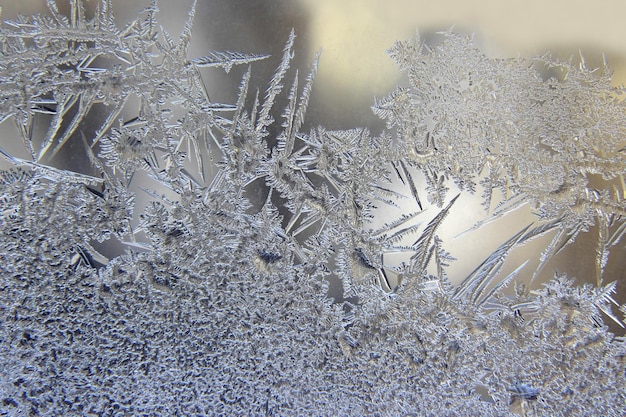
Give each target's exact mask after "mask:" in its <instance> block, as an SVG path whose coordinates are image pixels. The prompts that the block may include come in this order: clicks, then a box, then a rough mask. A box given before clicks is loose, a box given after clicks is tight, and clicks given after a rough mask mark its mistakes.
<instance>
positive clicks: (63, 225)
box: [0, 0, 626, 416]
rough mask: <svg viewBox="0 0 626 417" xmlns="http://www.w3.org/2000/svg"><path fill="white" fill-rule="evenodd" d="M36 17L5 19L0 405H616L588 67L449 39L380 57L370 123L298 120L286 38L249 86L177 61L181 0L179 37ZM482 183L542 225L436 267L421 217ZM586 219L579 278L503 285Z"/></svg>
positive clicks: (601, 99)
mask: <svg viewBox="0 0 626 417" xmlns="http://www.w3.org/2000/svg"><path fill="white" fill-rule="evenodd" d="M48 8H49V13H47V14H42V15H35V16H29V17H24V16H20V17H17V18H16V19H13V20H10V21H5V22H4V23H3V26H2V28H1V31H0V57H1V59H0V121H1V122H2V125H3V126H11V127H12V128H11V129H7V130H6V131H11V132H14V133H12V135H14V136H12V137H3V138H2V144H3V145H2V146H3V147H2V148H0V153H1V154H2V157H3V159H5V160H6V161H8V163H10V164H12V166H13V167H12V168H10V169H7V170H5V171H2V172H0V204H1V206H0V219H1V223H0V274H1V275H0V415H3V416H4V415H6V416H61V415H62V416H74V415H75V416H84V415H91V416H127V415H128V416H130V415H133V416H136V415H137V416H139V415H145V416H152V415H180V416H183V415H185V416H191V415H194V416H205V415H277V416H278V415H280V416H286V415H299V416H300V415H336V416H347V415H354V416H362V415H378V416H397V415H415V416H422V415H432V416H460V415H463V416H466V415H473V416H505V415H528V416H535V415H536V416H543V415H550V416H561V415H562V416H582V415H597V416H618V415H623V414H624V413H625V412H626V408H625V405H624V404H626V341H625V339H624V338H623V337H618V336H615V335H614V334H612V333H611V332H609V330H608V326H607V323H609V322H612V323H615V324H616V325H622V322H623V313H624V310H625V308H624V306H621V307H620V306H619V305H617V303H616V302H615V300H614V298H613V293H614V291H615V288H616V283H615V282H613V283H609V284H606V283H604V282H603V279H602V277H603V270H604V267H605V266H606V263H607V259H608V257H609V253H610V252H611V251H612V250H618V249H622V250H623V243H622V237H623V235H624V234H625V233H626V226H625V224H626V223H625V222H624V215H625V214H626V213H625V205H624V192H625V188H626V187H625V186H624V174H625V173H626V172H625V171H626V163H625V152H626V151H625V150H626V142H625V140H624V137H625V135H624V134H625V133H626V117H625V114H624V110H625V109H624V104H623V101H622V98H623V97H622V95H621V93H622V91H621V90H620V89H617V88H614V87H612V86H611V83H610V74H609V72H608V70H607V71H605V72H602V71H592V70H589V69H587V68H586V67H585V66H584V65H579V66H574V65H572V64H570V63H568V62H561V61H557V60H555V59H553V58H550V57H543V58H538V59H536V60H534V61H528V60H524V59H521V58H520V59H513V60H496V59H490V58H488V57H486V56H484V55H483V54H482V53H480V52H479V51H478V50H476V49H475V48H474V47H473V46H472V42H471V40H470V39H468V38H466V37H463V36H460V35H456V34H454V33H451V32H446V33H444V34H443V35H442V39H443V40H442V42H441V43H439V44H437V45H434V46H433V45H431V46H427V45H425V44H424V43H422V41H421V40H419V39H417V40H412V41H407V42H399V43H397V44H396V45H395V46H394V47H393V48H392V49H391V50H390V53H391V56H392V57H393V58H394V59H395V60H396V61H397V62H398V64H399V65H400V68H401V69H402V70H404V71H406V72H407V73H408V84H407V86H405V87H398V89H397V90H396V91H394V92H393V93H391V94H390V95H389V96H388V97H386V98H384V99H380V100H377V101H376V102H375V103H374V105H373V110H374V112H375V113H376V114H377V115H379V116H380V117H382V118H383V119H384V120H385V121H386V122H387V129H386V130H385V131H383V132H382V133H381V134H380V135H374V134H372V133H371V132H369V131H368V130H367V129H365V128H354V129H350V130H343V131H333V130H327V129H325V128H323V127H321V126H320V127H314V128H312V129H311V130H310V131H309V132H304V131H302V130H303V126H304V120H305V117H306V113H307V112H306V110H307V106H308V103H309V98H310V94H311V91H312V88H313V81H314V78H315V73H316V71H317V60H315V61H314V62H313V63H312V65H311V68H310V70H309V71H308V74H307V75H306V76H305V77H300V76H299V74H298V72H296V71H294V70H292V68H291V61H292V59H293V56H294V41H295V34H294V33H293V32H292V33H291V35H290V36H289V37H288V39H286V45H285V48H284V51H283V55H282V58H281V59H280V63H279V65H278V68H277V70H276V71H275V73H274V76H273V77H272V78H271V79H270V80H269V81H268V84H267V87H264V88H263V89H261V91H259V89H258V88H259V87H258V86H256V85H253V81H252V80H253V78H252V76H251V74H252V73H253V71H254V66H255V62H256V61H259V60H263V59H265V58H267V56H265V55H262V54H249V53H240V52H231V51H213V52H208V53H207V54H206V55H205V56H201V57H190V56H188V55H189V54H188V49H189V48H188V47H189V43H190V39H191V30H192V22H193V17H194V10H195V5H194V8H192V10H191V12H190V13H189V20H188V21H187V23H186V24H185V25H184V27H183V30H182V33H181V34H180V36H178V37H177V38H174V37H172V36H171V35H169V34H168V33H167V32H166V31H165V30H163V29H161V28H160V26H159V24H158V23H157V20H156V15H157V12H158V9H157V4H156V2H153V3H152V5H151V6H150V7H149V8H148V9H146V10H145V11H144V12H143V13H142V14H141V15H140V16H139V17H138V18H136V19H135V20H133V21H131V22H130V23H128V24H127V25H126V26H125V27H124V28H123V29H122V28H120V27H118V26H117V24H116V22H115V20H114V18H113V16H112V11H111V10H112V4H111V0H102V1H101V2H100V3H99V4H98V6H97V7H96V8H95V11H94V12H93V14H92V13H87V12H86V10H85V5H84V4H83V2H82V1H80V0H71V1H70V2H69V7H67V8H65V9H64V8H61V7H58V5H57V4H56V2H55V1H54V0H48ZM240 65H244V66H246V67H247V70H244V75H243V79H242V80H241V82H240V84H239V89H238V92H237V93H238V98H237V100H236V101H235V102H234V103H216V102H214V101H212V100H211V99H210V97H211V94H210V93H211V91H210V84H208V85H205V83H204V81H203V76H205V74H206V72H207V71H219V70H220V68H221V69H223V70H225V71H226V72H228V71H229V70H231V68H233V67H235V66H240ZM207 68H208V69H207ZM278 103H284V105H283V104H280V106H279V104H278ZM7 144H10V145H11V146H10V147H9V146H8V145H7ZM16 144H21V145H20V146H22V152H21V153H20V152H17V151H14V150H15V149H19V146H16ZM67 153H71V154H72V155H74V156H76V155H78V156H79V157H80V158H82V159H83V160H84V161H83V163H82V164H74V165H71V164H69V165H68V164H67V163H63V162H61V161H60V158H61V156H63V155H64V154H67ZM70 165H71V166H70ZM418 177H419V178H424V179H425V186H420V185H419V184H420V182H419V181H417V178H418ZM140 180H141V181H140ZM450 180H452V182H450ZM138 183H139V184H140V185H138ZM452 189H454V190H455V191H454V192H451V191H450V190H452ZM478 190H482V192H483V197H484V205H485V207H486V209H487V210H488V211H491V210H493V211H492V212H491V215H492V216H495V217H497V216H504V215H506V213H507V212H509V211H510V210H512V209H515V208H516V207H519V206H520V205H525V204H528V205H530V206H531V207H532V208H533V210H534V211H535V214H536V217H537V222H536V223H535V224H532V225H530V226H527V227H525V228H523V229H521V230H518V231H516V232H514V233H513V235H512V236H511V237H510V238H509V239H508V240H507V241H505V242H504V243H503V244H502V245H501V246H500V247H498V248H497V249H496V250H495V251H494V252H493V253H492V254H491V255H489V256H488V257H487V258H486V259H485V260H484V261H483V262H482V263H480V264H479V266H478V267H476V269H475V270H474V271H473V272H472V273H471V274H469V275H468V276H467V277H465V279H462V280H459V281H460V283H459V284H453V283H452V282H451V281H449V279H448V275H447V273H446V267H447V266H448V265H449V264H450V263H451V262H454V259H453V258H452V256H451V255H450V254H449V253H448V252H447V251H446V249H445V245H446V242H445V241H444V240H442V239H441V238H440V236H439V235H438V231H439V228H440V225H441V224H444V223H445V222H446V219H447V218H449V217H450V216H454V209H455V203H456V202H457V201H458V198H459V195H460V193H474V192H477V191H478ZM494 192H495V193H496V194H498V195H499V196H501V197H502V198H501V200H502V202H501V203H500V205H498V206H496V207H495V208H493V207H492V206H493V205H494V204H492V201H495V199H494V197H493V196H494ZM422 194H423V196H425V197H426V198H425V199H422V198H421V196H422ZM139 195H141V198H142V199H146V198H147V202H146V203H145V204H144V203H141V204H140V203H139V198H138V196H139ZM405 200H410V201H413V202H414V203H415V204H414V207H415V210H414V211H409V212H403V213H402V214H400V215H399V216H397V217H395V218H389V217H386V218H385V220H384V221H381V219H380V218H379V217H380V210H381V209H384V208H395V209H396V210H397V209H398V207H399V205H400V202H401V201H405ZM142 201H143V200H142ZM428 204H432V205H434V207H432V206H431V207H427V205H428ZM437 206H438V207H437ZM592 226H593V227H597V228H598V230H599V233H598V235H599V238H598V243H597V254H595V258H596V259H597V260H596V263H597V271H598V277H597V285H596V286H592V285H589V284H588V285H584V286H577V285H574V280H573V277H568V276H567V275H564V274H556V275H555V276H554V278H553V279H552V280H551V281H549V282H548V283H546V284H544V285H543V286H542V287H538V288H534V287H532V286H531V285H530V284H528V283H526V284H525V283H523V282H521V281H520V282H516V281H515V280H516V277H517V275H518V273H519V271H520V270H521V269H522V268H524V266H525V265H526V264H522V265H520V266H519V267H518V268H516V269H515V270H514V271H513V272H511V273H509V274H508V275H503V273H502V269H503V268H502V265H503V262H504V260H505V258H506V257H507V255H508V254H509V253H510V252H511V251H512V250H513V249H514V248H515V247H518V246H519V245H521V244H524V243H525V242H528V241H530V240H532V239H534V238H537V237H540V236H546V235H551V236H553V238H552V241H551V242H550V243H549V245H548V247H547V248H545V250H544V251H543V253H542V255H541V260H540V262H539V266H538V267H539V268H540V267H542V265H544V264H545V262H547V259H548V258H550V257H551V256H554V255H555V254H556V253H558V252H560V251H561V249H563V247H565V246H567V245H568V244H569V243H570V242H571V241H572V240H574V238H575V237H576V236H577V235H579V234H580V233H581V232H584V231H586V230H588V229H589V228H590V227H592ZM477 228H478V230H480V226H477ZM111 248H118V249H117V251H118V252H117V254H115V253H114V254H112V255H105V254H108V253H113V252H115V250H114V249H111ZM119 248H121V249H119ZM111 251H113V252H111ZM394 254H403V255H404V256H405V258H404V259H405V261H404V262H402V263H401V264H400V265H395V266H390V264H389V263H388V262H387V261H386V260H387V259H388V257H390V256H392V255H394ZM337 283H340V287H341V289H340V291H338V292H337V291H331V289H330V287H331V285H333V286H337ZM505 287H509V288H507V290H506V291H504V289H505Z"/></svg>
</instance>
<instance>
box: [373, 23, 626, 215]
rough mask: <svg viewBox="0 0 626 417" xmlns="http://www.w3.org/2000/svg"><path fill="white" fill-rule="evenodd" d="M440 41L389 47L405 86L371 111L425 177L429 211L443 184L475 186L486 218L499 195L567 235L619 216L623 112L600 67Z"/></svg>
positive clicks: (467, 41) (454, 38) (452, 38)
mask: <svg viewBox="0 0 626 417" xmlns="http://www.w3.org/2000/svg"><path fill="white" fill-rule="evenodd" d="M442 36H443V41H442V42H441V43H439V44H437V45H436V46H435V47H433V48H429V47H428V46H426V45H425V44H424V43H423V42H422V40H421V39H420V38H419V37H418V38H417V39H414V40H411V41H404V42H397V43H396V44H395V45H394V46H393V48H392V49H391V50H390V54H391V56H392V57H393V58H394V60H395V61H396V62H397V63H398V64H399V66H400V68H401V69H402V70H404V71H406V72H407V73H408V78H409V82H410V85H409V87H400V88H398V89H397V90H396V91H394V92H393V93H392V94H391V95H390V96H389V97H387V98H385V99H383V100H380V101H378V102H377V103H376V104H375V106H374V107H373V108H374V111H375V112H376V113H377V114H379V115H380V116H381V117H383V118H384V119H385V120H386V121H387V124H388V126H389V127H395V128H396V130H397V134H398V137H399V139H400V141H401V142H402V143H403V145H404V146H405V147H406V148H407V149H406V151H407V153H408V154H409V155H410V159H411V161H412V162H413V163H414V164H417V165H418V166H420V167H423V168H424V169H425V171H426V172H427V174H428V175H427V179H428V181H429V182H428V184H429V185H428V192H429V199H430V200H431V201H433V202H436V203H438V204H441V202H442V201H443V199H444V197H445V187H444V182H443V181H441V180H442V179H444V178H450V177H451V178H452V179H453V180H454V182H455V183H456V185H457V186H458V187H459V188H461V189H466V190H469V191H471V192H474V191H475V189H476V180H477V178H482V180H481V185H482V186H483V188H484V195H483V197H484V203H485V206H486V207H487V208H489V206H490V203H491V199H492V191H493V190H495V189H500V190H502V193H503V194H504V195H505V196H506V197H507V198H513V197H520V198H522V199H523V200H525V201H528V202H530V203H531V204H532V205H533V206H534V208H535V209H536V210H537V212H538V213H539V215H540V217H542V218H547V219H555V218H563V221H564V223H565V224H566V226H568V227H572V226H575V225H577V224H579V223H581V222H582V223H587V224H589V223H592V222H593V219H592V218H593V217H594V216H595V215H597V214H598V213H600V214H601V215H602V214H605V215H610V214H616V215H620V216H623V215H624V214H625V205H624V196H623V187H624V185H623V181H624V180H623V178H624V174H625V173H626V155H625V148H624V145H625V144H626V142H625V141H624V137H625V134H626V115H625V109H626V108H625V106H624V102H623V100H622V99H623V90H622V88H616V87H612V86H611V75H610V72H609V70H608V67H606V66H605V68H603V69H600V70H590V69H588V68H586V66H585V64H584V60H583V61H582V63H581V64H580V65H579V66H574V65H572V64H571V63H568V62H561V61H558V60H556V59H554V58H551V57H549V56H544V57H541V58H536V59H533V60H527V59H522V58H517V59H491V58H488V57H486V56H485V55H484V54H483V53H482V52H480V51H479V50H478V49H476V48H475V47H474V46H473V45H472V39H471V38H469V37H464V36H461V35H457V34H454V33H451V32H446V33H443V34H442Z"/></svg>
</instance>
